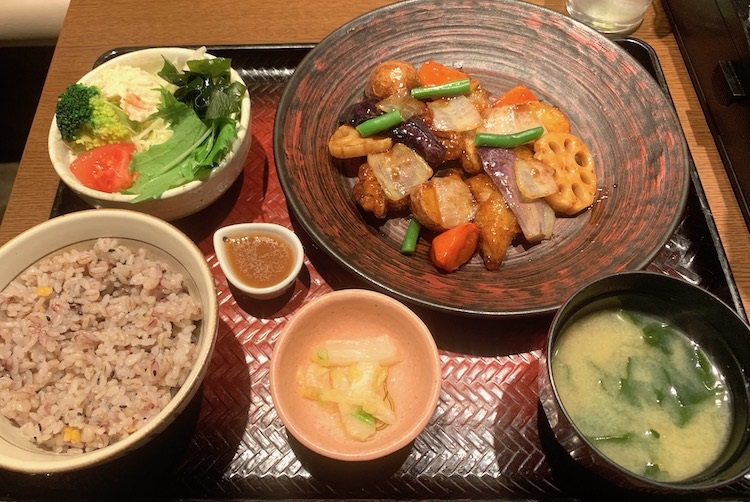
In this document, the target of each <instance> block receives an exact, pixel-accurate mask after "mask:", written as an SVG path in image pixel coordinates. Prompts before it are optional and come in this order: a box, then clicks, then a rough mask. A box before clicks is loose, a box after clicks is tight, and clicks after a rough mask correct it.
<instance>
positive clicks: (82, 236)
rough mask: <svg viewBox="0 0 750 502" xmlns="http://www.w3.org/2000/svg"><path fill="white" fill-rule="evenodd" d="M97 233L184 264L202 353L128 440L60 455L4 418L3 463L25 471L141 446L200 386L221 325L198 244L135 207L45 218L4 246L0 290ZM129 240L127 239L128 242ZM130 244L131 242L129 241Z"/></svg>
mask: <svg viewBox="0 0 750 502" xmlns="http://www.w3.org/2000/svg"><path fill="white" fill-rule="evenodd" d="M99 237H115V238H118V239H129V240H135V241H139V245H142V246H144V247H146V248H148V249H152V250H154V252H155V253H159V254H161V255H163V256H166V259H168V260H170V261H171V262H173V263H175V264H176V265H177V266H178V267H179V268H182V269H184V271H185V272H186V274H187V278H186V279H187V280H186V282H187V284H188V288H189V289H190V290H191V293H192V294H193V295H196V296H197V297H199V298H200V302H201V306H202V309H203V319H202V321H201V322H200V326H199V328H198V331H197V335H198V341H197V344H198V352H197V357H196V362H195V365H194V366H193V368H192V370H191V371H190V374H189V376H188V378H187V380H186V382H185V383H184V385H182V386H181V387H180V388H179V390H178V391H177V393H176V394H175V395H174V397H173V398H172V400H171V401H170V402H169V403H168V404H167V406H166V407H165V408H164V409H163V410H162V411H161V412H160V413H159V414H158V415H157V416H156V417H154V418H153V419H152V420H151V421H150V422H148V423H147V424H146V425H145V426H144V427H143V428H141V429H139V430H138V431H136V432H135V433H133V434H132V435H130V436H129V437H127V438H126V439H123V440H120V441H118V442H115V443H113V444H111V445H109V446H106V447H104V448H101V449H99V450H95V451H92V452H88V453H80V454H58V453H53V452H50V451H49V450H45V449H42V448H41V447H38V446H35V445H33V444H32V443H31V442H29V441H28V440H26V439H25V438H24V437H23V436H22V435H21V433H20V430H19V429H18V427H17V426H15V425H13V424H11V423H10V421H9V420H7V419H6V418H4V417H2V418H0V468H2V469H7V470H11V471H17V472H23V473H60V472H68V471H74V470H78V469H83V468H87V467H92V466H96V465H99V464H102V463H104V462H107V461H110V460H114V459H116V458H119V457H121V456H123V455H127V454H128V452H130V451H132V450H136V449H138V448H140V447H141V446H143V445H144V444H145V443H146V442H148V441H149V440H150V439H152V438H154V437H155V436H156V435H158V434H159V433H160V432H161V431H163V430H164V429H166V428H167V427H168V426H169V425H170V424H171V423H172V422H173V421H174V420H175V419H176V418H177V416H178V415H179V414H180V413H181V412H183V411H184V410H185V408H186V406H187V405H188V404H189V403H190V401H191V400H192V398H193V397H194V396H195V395H196V392H197V391H198V389H199V388H200V385H201V382H202V381H203V378H204V376H205V374H206V371H207V369H208V364H209V360H210V358H211V355H212V353H213V349H214V344H215V341H216V335H217V329H218V306H217V299H216V287H215V284H214V279H213V275H212V274H211V271H210V269H209V268H208V264H207V263H206V260H205V257H204V256H203V254H202V253H201V251H200V250H199V249H198V247H197V246H196V245H195V244H194V243H193V242H192V241H191V240H190V239H189V238H188V237H187V236H186V235H185V234H183V233H182V232H180V231H179V230H178V229H177V228H175V227H174V226H172V225H171V224H169V223H167V222H165V221H163V220H161V219H159V218H155V217H153V216H150V215H146V214H143V213H140V212H137V211H125V210H120V209H90V210H85V211H80V212H76V213H71V214H69V215H64V216H58V217H56V218H53V219H51V220H48V221H46V222H44V223H41V224H39V225H37V226H35V227H33V228H31V229H29V230H27V231H26V232H24V233H22V234H20V235H18V236H17V237H15V238H13V239H11V240H10V241H8V242H7V243H6V244H5V245H4V246H2V247H0V263H2V264H3V266H2V267H0V289H4V288H5V287H6V286H7V285H8V284H9V283H10V282H11V281H12V280H13V279H15V278H16V276H18V274H20V273H21V272H22V271H24V270H25V269H27V268H28V267H29V266H31V265H33V264H34V263H36V262H38V261H39V260H40V259H42V258H44V257H45V256H48V255H50V254H53V253H56V252H58V251H59V250H61V249H64V248H68V247H70V246H71V245H73V244H77V243H84V242H91V241H93V240H95V239H97V238H99ZM124 243H126V242H124ZM126 244H127V243H126Z"/></svg>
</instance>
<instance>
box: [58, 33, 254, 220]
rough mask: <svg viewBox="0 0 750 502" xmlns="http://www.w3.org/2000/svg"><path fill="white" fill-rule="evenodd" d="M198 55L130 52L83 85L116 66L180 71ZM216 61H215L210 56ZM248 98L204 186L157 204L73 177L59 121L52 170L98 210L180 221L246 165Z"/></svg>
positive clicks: (176, 191) (169, 50)
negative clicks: (231, 138)
mask: <svg viewBox="0 0 750 502" xmlns="http://www.w3.org/2000/svg"><path fill="white" fill-rule="evenodd" d="M194 54H195V50H194V49H186V48H181V47H157V48H151V49H142V50H137V51H133V52H128V53H125V54H122V55H120V56H117V57H115V58H112V59H110V60H108V61H106V62H104V63H102V64H101V65H99V66H97V67H96V68H94V69H93V70H91V71H90V72H89V73H87V74H86V75H84V76H83V77H82V78H81V79H80V80H79V82H81V83H89V82H91V81H93V80H94V79H95V78H96V76H97V74H98V73H99V72H101V71H102V70H103V69H105V68H111V67H116V66H118V65H129V66H133V67H137V68H142V69H144V70H146V71H149V72H153V73H156V72H158V71H159V70H161V68H162V65H163V59H162V57H164V58H166V59H167V60H169V61H170V62H172V63H173V64H174V65H175V66H176V67H177V68H183V67H184V65H185V62H186V61H187V60H188V59H189V58H190V57H191V56H193V55H194ZM209 57H212V56H209ZM231 74H232V80H234V81H239V82H241V81H242V79H241V77H240V76H239V74H238V73H237V72H236V71H235V70H234V69H232V70H231ZM250 115H251V113H250V96H249V94H248V93H247V92H245V96H244V98H243V100H242V105H241V111H240V125H239V127H238V129H237V138H236V139H235V141H234V144H233V145H232V150H231V151H230V152H229V153H228V154H227V156H226V158H224V160H223V161H222V162H221V164H219V165H218V166H217V167H216V168H215V169H214V170H213V171H212V172H211V174H210V176H209V177H208V178H207V179H206V180H204V181H197V180H196V181H192V182H190V183H187V184H185V185H182V186H180V187H176V188H172V189H171V190H167V191H166V192H164V194H163V195H162V196H161V197H160V198H159V199H155V200H146V201H142V202H138V203H135V204H133V203H131V202H130V201H131V200H132V199H133V198H135V195H123V194H120V193H107V192H100V191H99V190H93V189H91V188H88V187H86V186H84V185H83V184H82V183H81V182H80V181H78V179H77V178H76V177H75V176H74V175H73V174H72V173H71V172H70V163H71V162H72V160H73V158H74V156H73V155H72V154H71V152H70V150H69V148H68V147H67V146H66V145H65V143H64V142H63V141H62V138H61V136H60V131H59V130H58V128H57V122H56V120H55V119H53V120H52V125H51V126H50V130H49V137H48V140H47V145H48V149H49V157H50V160H51V161H52V165H53V166H54V168H55V171H57V174H58V176H60V179H61V180H62V181H63V182H64V183H65V184H66V185H67V186H68V187H69V188H70V189H71V190H73V191H74V192H75V193H77V194H78V195H79V196H80V197H81V198H82V199H83V200H85V201H86V202H87V203H89V204H91V205H92V206H94V207H97V208H98V207H109V208H122V209H135V210H137V211H141V212H144V213H148V214H152V215H154V216H158V217H159V218H162V219H164V220H168V221H171V220H176V219H179V218H183V217H185V216H189V215H191V214H193V213H196V212H198V211H200V210H201V209H204V208H205V207H207V206H208V205H209V204H211V203H212V202H214V201H215V200H216V199H218V198H219V197H220V196H221V195H222V194H223V193H224V192H225V191H226V190H227V189H228V188H229V187H230V186H231V185H232V183H234V181H235V180H236V179H237V177H238V176H239V174H240V173H241V172H242V169H243V167H244V165H245V160H246V158H247V153H248V151H249V149H250V141H251V134H250Z"/></svg>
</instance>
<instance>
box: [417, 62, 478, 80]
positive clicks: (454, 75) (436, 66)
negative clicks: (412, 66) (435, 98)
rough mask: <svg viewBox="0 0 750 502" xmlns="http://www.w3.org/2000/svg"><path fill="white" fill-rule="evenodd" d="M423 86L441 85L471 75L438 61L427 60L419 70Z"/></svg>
mask: <svg viewBox="0 0 750 502" xmlns="http://www.w3.org/2000/svg"><path fill="white" fill-rule="evenodd" d="M417 73H418V76H419V81H420V83H421V84H422V85H423V86H428V85H440V84H445V83H448V82H453V81H454V80H461V79H464V78H469V75H467V74H466V73H464V72H462V71H461V70H456V69H455V68H450V67H448V66H445V65H444V64H442V63H438V62H436V61H425V62H424V64H422V66H420V67H419V71H418V72H417Z"/></svg>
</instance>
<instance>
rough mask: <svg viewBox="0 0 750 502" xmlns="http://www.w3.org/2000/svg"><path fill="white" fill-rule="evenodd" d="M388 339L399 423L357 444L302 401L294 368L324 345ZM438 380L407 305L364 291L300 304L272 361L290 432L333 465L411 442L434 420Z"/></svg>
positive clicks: (435, 363) (277, 400)
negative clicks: (394, 350)
mask: <svg viewBox="0 0 750 502" xmlns="http://www.w3.org/2000/svg"><path fill="white" fill-rule="evenodd" d="M383 334H387V335H389V336H390V337H391V338H392V339H393V340H394V342H395V343H396V344H397V346H398V348H399V354H400V361H399V362H398V363H396V364H395V365H393V366H390V367H389V372H388V391H389V393H390V394H391V396H392V398H393V401H394V404H395V412H396V415H397V420H396V423H394V424H392V425H389V426H388V427H386V428H385V429H383V430H380V431H378V432H377V433H376V435H375V437H374V438H373V439H371V440H369V441H364V442H362V441H357V440H354V439H351V438H349V437H347V436H346V434H345V433H344V431H343V429H342V428H341V425H340V423H339V422H338V420H339V419H338V417H337V416H335V414H330V413H328V412H326V411H325V410H324V409H323V407H321V406H320V404H319V403H318V402H316V401H312V400H310V399H306V398H304V397H302V395H301V394H300V389H299V385H298V383H297V370H298V368H300V367H302V366H304V365H307V363H308V362H309V361H310V357H311V355H312V354H313V351H314V347H315V346H316V345H318V344H319V343H320V342H322V341H323V340H326V339H361V338H369V337H375V336H379V335H383ZM441 383H442V366H441V363H440V357H439V354H438V350H437V347H436V345H435V341H434V339H433V338H432V334H431V333H430V331H429V329H428V328H427V326H425V324H424V323H423V322H422V320H421V319H420V318H419V317H418V316H417V315H416V314H415V313H414V312H412V311H411V310H410V309H409V308H407V307H406V306H405V305H403V304H402V303H400V302H398V301H396V300H394V299H392V298H390V297H388V296H386V295H383V294H381V293H376V292H374V291H367V290H359V289H348V290H341V291H335V292H332V293H328V294H326V295H324V296H322V297H320V298H318V299H316V300H314V301H312V302H311V303H309V304H307V305H305V306H304V307H302V308H301V309H300V310H299V311H298V312H297V313H296V314H295V315H294V317H292V319H291V320H290V321H289V322H287V324H286V325H285V326H284V328H283V330H282V332H281V334H280V335H279V337H278V338H277V340H276V345H275V347H274V351H273V356H272V359H271V396H272V398H273V402H274V406H275V408H276V412H277V413H278V414H279V417H280V418H281V421H282V422H283V423H284V425H285V426H286V428H287V431H288V432H289V433H290V434H292V435H293V436H294V437H295V438H296V439H297V440H298V441H299V442H300V443H302V444H303V445H304V446H306V447H307V448H309V449H310V450H312V451H313V452H315V453H318V454H320V455H323V456H325V457H328V458H332V459H336V460H347V461H365V460H374V459H377V458H381V457H384V456H387V455H389V454H391V453H394V452H396V451H398V450H400V449H402V448H404V447H406V446H407V445H409V444H410V443H411V442H412V441H413V440H414V439H415V438H416V437H417V436H418V435H419V434H420V433H421V432H422V430H423V429H424V428H425V426H426V425H427V423H428V422H429V421H430V419H431V418H432V416H433V414H434V412H435V409H436V407H437V403H438V398H439V397H440V389H441Z"/></svg>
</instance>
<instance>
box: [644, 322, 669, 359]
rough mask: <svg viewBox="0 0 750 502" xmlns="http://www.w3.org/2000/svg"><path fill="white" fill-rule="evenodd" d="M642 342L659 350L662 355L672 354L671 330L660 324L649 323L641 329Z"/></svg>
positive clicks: (667, 326)
mask: <svg viewBox="0 0 750 502" xmlns="http://www.w3.org/2000/svg"><path fill="white" fill-rule="evenodd" d="M642 331H643V340H644V341H645V342H646V343H647V344H649V345H650V346H652V347H655V348H657V349H659V350H661V351H662V352H663V353H664V354H666V355H670V354H671V353H672V344H671V343H670V341H671V339H672V338H673V337H674V333H673V329H672V328H671V327H670V326H669V325H665V324H662V323H656V322H654V323H649V324H647V325H646V326H644V327H643V328H642Z"/></svg>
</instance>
